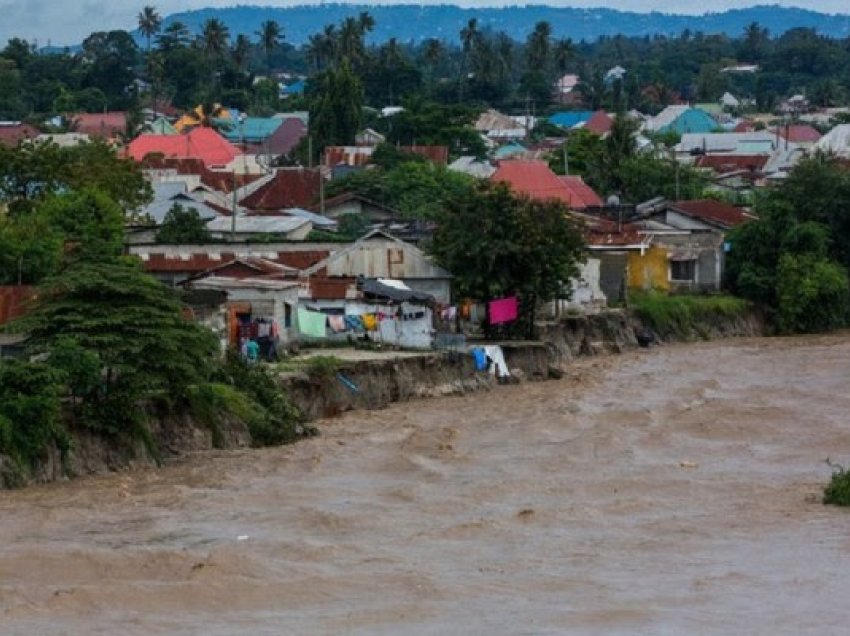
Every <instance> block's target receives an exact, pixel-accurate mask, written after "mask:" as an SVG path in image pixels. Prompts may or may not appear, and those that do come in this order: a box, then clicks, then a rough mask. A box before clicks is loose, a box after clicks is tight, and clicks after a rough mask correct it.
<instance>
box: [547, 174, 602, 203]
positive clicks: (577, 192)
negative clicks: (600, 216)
mask: <svg viewBox="0 0 850 636" xmlns="http://www.w3.org/2000/svg"><path fill="white" fill-rule="evenodd" d="M558 178H559V179H560V180H561V183H563V184H564V185H565V186H567V188H568V189H569V191H570V209H572V210H584V209H586V208H596V207H600V206H602V205H603V201H602V197H600V196H599V195H598V194H596V192H594V191H593V188H591V187H590V186H589V185H587V184H586V183H585V182H584V179H582V178H581V177H580V176H578V175H566V176H562V177H558Z"/></svg>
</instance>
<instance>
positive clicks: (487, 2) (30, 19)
mask: <svg viewBox="0 0 850 636" xmlns="http://www.w3.org/2000/svg"><path fill="white" fill-rule="evenodd" d="M309 2H311V0H291V1H287V0H257V1H253V2H252V1H251V0H0V16H2V19H0V43H5V42H6V40H8V39H9V38H10V37H15V36H17V37H23V38H26V39H27V40H30V41H33V40H37V41H38V45H39V46H44V45H46V44H47V43H48V41H50V42H51V43H52V44H54V45H65V44H78V43H79V42H81V41H82V39H83V38H84V37H85V36H86V35H88V34H89V33H91V32H92V31H107V30H110V29H132V28H135V26H136V15H138V12H139V9H140V8H141V7H142V6H144V5H145V4H151V5H153V6H155V7H156V8H157V9H158V10H159V12H160V14H162V15H168V14H169V13H176V12H178V11H185V10H187V9H198V8H201V7H210V6H232V5H235V4H256V5H268V6H280V7H282V6H287V5H291V4H306V3H309ZM406 2H409V3H410V4H414V3H415V0H406ZM520 2H521V0H507V1H506V0H442V1H441V0H437V1H433V0H425V1H424V2H422V3H423V4H460V5H462V6H495V5H500V4H520ZM527 2H529V3H530V2H534V0H527ZM534 3H535V4H549V5H558V6H573V7H599V6H607V7H610V8H612V9H621V10H624V11H627V10H632V11H652V10H657V11H666V12H669V13H689V14H698V13H703V12H704V11H705V10H706V5H710V7H709V8H710V10H712V11H721V10H723V9H731V8H738V7H742V6H749V5H754V4H781V5H783V6H798V7H804V8H807V9H813V10H818V11H826V12H832V13H850V4H848V2H847V0H763V1H761V2H747V1H742V0H713V2H710V3H704V2H697V1H695V0H617V1H616V2H612V1H610V0H550V1H548V2H545V1H540V2H534ZM363 4H394V3H393V2H390V1H387V0H372V2H363Z"/></svg>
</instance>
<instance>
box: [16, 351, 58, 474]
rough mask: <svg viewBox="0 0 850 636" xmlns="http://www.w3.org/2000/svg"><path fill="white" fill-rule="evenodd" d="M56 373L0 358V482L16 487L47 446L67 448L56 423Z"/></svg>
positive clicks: (43, 454) (19, 361)
mask: <svg viewBox="0 0 850 636" xmlns="http://www.w3.org/2000/svg"><path fill="white" fill-rule="evenodd" d="M60 409H61V403H60V378H59V374H57V372H56V371H55V370H54V369H52V368H51V367H49V366H48V365H46V364H43V363H36V362H25V361H23V360H8V359H2V360H0V456H2V455H5V456H6V457H9V458H11V460H12V462H14V467H8V466H6V467H4V466H3V462H0V482H2V483H3V485H4V486H7V487H10V486H19V485H21V484H22V483H23V482H24V480H25V477H26V476H27V475H28V474H29V473H30V472H31V471H32V469H33V468H34V467H35V465H36V464H37V463H38V462H39V461H40V460H42V459H43V458H44V457H45V456H46V454H47V449H48V448H49V447H50V446H53V445H56V446H58V447H59V448H60V449H61V450H62V451H63V452H66V451H67V450H68V441H67V434H66V433H65V432H64V429H62V426H61V422H60V417H59V415H60Z"/></svg>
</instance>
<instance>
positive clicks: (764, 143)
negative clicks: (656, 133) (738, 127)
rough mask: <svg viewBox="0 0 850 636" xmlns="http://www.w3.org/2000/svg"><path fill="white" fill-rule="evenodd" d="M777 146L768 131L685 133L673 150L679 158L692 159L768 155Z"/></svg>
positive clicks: (773, 137)
mask: <svg viewBox="0 0 850 636" xmlns="http://www.w3.org/2000/svg"><path fill="white" fill-rule="evenodd" d="M777 146H778V142H777V137H776V135H775V134H774V133H772V132H769V131H761V132H720V133H711V132H709V133H685V134H683V135H682V138H681V140H680V141H679V143H678V144H677V145H676V146H675V149H674V151H675V153H676V156H677V157H678V158H679V159H680V160H687V161H694V160H695V157H697V156H699V155H712V154H716V155H762V154H763V155H770V154H771V153H773V152H774V151H775V150H776V148H777Z"/></svg>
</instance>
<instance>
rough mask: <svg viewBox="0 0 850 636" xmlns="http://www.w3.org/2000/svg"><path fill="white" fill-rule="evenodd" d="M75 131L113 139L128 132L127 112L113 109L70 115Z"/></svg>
mask: <svg viewBox="0 0 850 636" xmlns="http://www.w3.org/2000/svg"><path fill="white" fill-rule="evenodd" d="M67 119H68V121H69V122H70V126H69V127H70V128H71V130H72V131H73V132H78V133H82V134H84V135H89V136H90V137H102V138H103V139H111V138H113V137H117V136H119V135H124V134H126V133H127V113H126V112H124V111H112V112H108V113H76V114H73V115H68V118H67Z"/></svg>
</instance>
